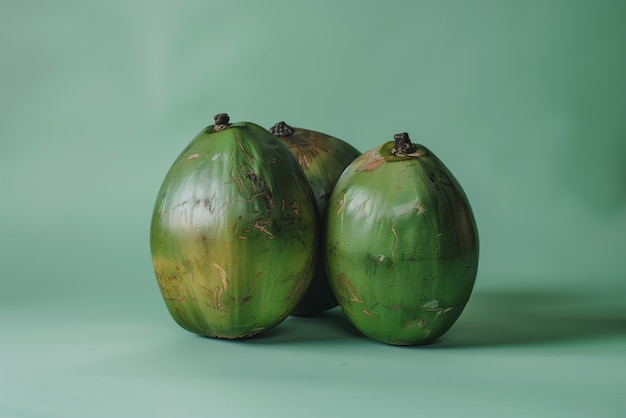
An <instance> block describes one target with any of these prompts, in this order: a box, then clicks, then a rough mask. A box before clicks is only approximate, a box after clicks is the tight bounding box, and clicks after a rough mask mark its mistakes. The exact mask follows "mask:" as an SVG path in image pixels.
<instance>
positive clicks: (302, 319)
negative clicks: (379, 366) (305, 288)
mask: <svg viewBox="0 0 626 418" xmlns="http://www.w3.org/2000/svg"><path fill="white" fill-rule="evenodd" d="M361 338H363V339H364V338H366V337H365V336H363V335H362V334H361V333H360V332H359V331H358V330H357V329H356V328H354V326H353V325H352V324H351V323H350V321H349V320H348V318H346V316H345V315H344V313H343V312H342V311H341V309H340V308H339V307H335V308H333V309H330V310H328V311H325V312H322V313H319V314H317V315H310V316H294V315H291V316H289V317H288V318H287V319H286V320H285V321H283V322H282V323H280V324H278V325H277V326H276V327H274V328H272V329H270V330H267V331H265V332H262V333H261V334H258V335H256V336H254V337H251V338H249V339H246V340H239V341H242V342H245V343H249V344H257V343H258V344H286V343H316V342H317V343H321V342H332V341H342V340H343V341H345V340H346V339H348V340H354V339H361Z"/></svg>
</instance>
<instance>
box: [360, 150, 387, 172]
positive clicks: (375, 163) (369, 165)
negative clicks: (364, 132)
mask: <svg viewBox="0 0 626 418" xmlns="http://www.w3.org/2000/svg"><path fill="white" fill-rule="evenodd" d="M363 158H364V159H365V161H364V162H363V164H361V166H360V167H359V168H358V171H359V172H361V171H374V170H376V169H377V168H378V167H380V166H381V165H383V163H384V162H385V159H384V158H383V157H382V156H381V155H380V154H378V153H376V152H375V150H369V151H367V152H366V153H365V154H363Z"/></svg>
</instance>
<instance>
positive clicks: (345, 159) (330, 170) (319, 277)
mask: <svg viewBox="0 0 626 418" xmlns="http://www.w3.org/2000/svg"><path fill="white" fill-rule="evenodd" d="M270 132H271V133H272V134H274V135H276V136H277V137H278V138H279V139H280V140H281V141H283V142H284V143H285V144H286V145H287V146H288V147H289V149H290V150H291V152H292V153H293V154H294V155H295V157H296V158H297V160H298V162H299V163H300V166H301V167H302V169H303V171H304V174H305V175H306V178H307V180H308V181H309V184H310V185H311V188H312V190H313V193H314V195H315V200H316V202H317V208H318V212H319V214H320V217H322V218H323V216H324V212H325V211H326V207H327V206H328V198H329V197H330V193H331V192H332V190H333V188H334V187H335V184H336V183H337V180H338V179H339V176H340V175H341V173H342V172H343V170H344V169H345V168H346V167H347V166H348V165H349V164H350V163H351V162H352V161H353V160H354V159H355V158H356V157H358V156H359V155H361V153H360V152H359V151H358V150H357V149H356V148H354V147H353V146H352V145H350V144H349V143H347V142H345V141H343V140H341V139H339V138H336V137H334V136H330V135H327V134H324V133H321V132H317V131H313V130H309V129H303V128H297V127H292V126H289V125H288V124H286V123H285V122H279V123H277V124H275V125H274V126H272V127H271V128H270ZM321 243H322V241H321V240H320V246H321ZM335 306H337V299H335V296H334V295H333V292H332V290H331V288H330V285H329V283H328V277H327V275H326V270H325V267H324V260H323V251H321V249H320V251H319V257H318V258H317V260H316V262H315V267H314V274H313V279H312V280H311V284H310V285H309V288H308V289H307V291H306V293H305V294H304V297H303V298H302V300H301V301H300V303H298V306H296V309H295V310H294V311H293V314H294V315H298V316H309V315H315V314H319V313H321V312H324V311H327V310H329V309H331V308H334V307H335Z"/></svg>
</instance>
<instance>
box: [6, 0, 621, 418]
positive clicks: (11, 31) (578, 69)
mask: <svg viewBox="0 0 626 418" xmlns="http://www.w3.org/2000/svg"><path fill="white" fill-rule="evenodd" d="M625 22H626V3H625V2H624V1H575V0H571V1H566V0H562V1H561V0H542V1H535V0H530V1H516V2H515V1H486V0H477V1H412V2H408V1H405V2H403V1H386V2H356V1H354V2H349V1H344V2H340V1H329V0H317V1H315V2H312V1H311V2H303V1H266V2H253V1H241V0H234V1H233V0H230V1H228V2H215V1H176V2H174V1H159V0H154V1H120V0H109V1H107V2H95V1H71V0H58V1H55V2H44V1H13V0H8V1H7V0H5V1H3V2H2V3H1V5H0V35H1V36H0V56H1V57H2V65H1V66H0V75H1V77H0V89H1V90H0V91H1V92H2V94H1V95H0V115H1V118H2V119H1V122H2V123H0V138H1V141H2V151H1V153H0V193H1V198H0V265H1V267H2V269H1V270H0V274H1V276H0V284H1V291H0V332H1V334H0V416H2V417H66V418H67V417H112V416H117V417H144V416H145V417H169V416H179V417H190V416H216V415H227V416H234V417H239V416H242V417H246V416H273V417H282V416H285V417H287V416H289V417H292V416H298V417H306V416H311V417H320V416H338V417H346V416H350V417H356V416H361V417H369V416H372V417H374V416H375V417H380V416H392V415H396V416H421V415H435V414H436V415H437V416H452V415H453V414H454V415H460V416H483V417H485V416H486V417H489V416H493V417H501V416H507V417H517V416H519V417H525V416H569V417H576V416H581V417H582V416H597V417H623V416H624V414H625V413H626V412H625V411H626V401H625V400H624V399H623V395H624V387H625V385H626V358H625V353H626V302H625V301H624V296H626V284H625V279H626V263H625V260H624V259H625V258H626V257H625V256H626V186H625V180H626V164H624V156H625V155H626V76H625V74H626V24H625ZM219 112H228V113H229V114H230V115H231V118H232V120H233V121H244V120H246V121H252V122H256V123H258V124H260V125H262V126H266V127H269V126H271V125H273V124H274V123H276V122H278V121H281V120H285V121H287V122H288V123H289V124H291V125H294V126H298V127H304V128H309V129H315V130H318V131H322V132H325V133H328V134H332V135H335V136H337V137H339V138H342V139H344V140H346V141H348V142H350V143H351V144H353V145H354V146H356V147H357V148H359V149H360V150H362V151H365V150H367V149H369V148H371V147H373V146H375V145H378V144H380V143H382V142H384V141H387V140H390V139H391V137H392V135H393V134H394V133H397V132H402V131H407V132H409V134H410V135H411V137H412V139H413V140H414V142H419V143H422V144H424V145H426V146H427V147H429V148H430V149H431V150H432V151H433V152H435V153H436V154H437V155H438V156H439V157H440V158H441V159H442V160H443V161H444V162H445V163H446V165H447V166H448V168H450V170H451V171H452V172H453V173H454V174H455V175H456V177H457V178H458V179H459V181H460V183H461V184H462V185H463V187H464V189H465V191H466V193H467V194H468V196H469V198H470V201H471V204H472V206H473V208H474V212H475V216H476V220H477V223H478V227H479V231H480V238H481V259H480V265H479V272H478V278H477V282H476V286H475V290H474V294H473V296H472V298H471V300H470V303H469V304H468V306H467V308H466V310H465V312H464V313H463V315H462V316H461V318H460V319H459V321H458V322H457V323H456V324H455V326H454V327H453V328H452V329H451V330H450V331H449V333H448V334H446V335H445V336H444V337H443V338H442V339H441V340H439V341H438V342H437V343H436V344H434V345H432V346H428V347H412V348H399V347H392V346H387V345H384V344H381V343H377V342H375V341H372V340H368V339H365V338H363V337H361V336H359V335H358V334H357V333H356V332H355V331H354V330H353V329H352V328H351V327H350V326H349V324H348V323H347V322H346V320H345V318H344V317H343V314H342V313H341V311H339V310H334V311H331V312H329V313H327V314H326V315H322V316H321V317H319V318H309V319H303V318H289V319H288V320H287V321H286V322H284V323H283V324H281V325H280V326H279V327H278V328H276V329H275V330H274V331H272V332H270V333H268V334H267V335H265V336H263V337H261V338H257V339H254V340H249V341H240V342H227V341H220V340H212V339H206V338H200V337H197V336H195V335H192V334H190V333H188V332H186V331H184V330H182V328H179V327H178V326H177V325H176V324H175V323H174V321H173V320H172V319H171V318H170V316H169V314H168V313H167V311H166V309H165V305H164V303H163V301H162V299H161V296H160V293H159V291H158V287H157V285H156V279H155V278H154V274H153V271H152V266H151V261H150V252H149V246H148V229H149V222H150V215H151V211H152V205H153V203H154V199H155V197H156V193H157V191H158V188H159V186H160V184H161V181H162V179H163V177H164V175H165V173H166V171H167V169H168V168H169V165H170V164H171V163H172V162H173V160H174V158H175V157H176V155H178V153H179V152H180V151H181V150H182V149H183V147H184V146H185V145H187V143H188V142H189V141H190V140H191V139H192V138H193V137H194V136H195V135H196V133H198V132H199V131H200V130H201V129H203V128H204V127H205V126H207V125H209V124H211V123H212V117H213V115H214V114H216V113H219Z"/></svg>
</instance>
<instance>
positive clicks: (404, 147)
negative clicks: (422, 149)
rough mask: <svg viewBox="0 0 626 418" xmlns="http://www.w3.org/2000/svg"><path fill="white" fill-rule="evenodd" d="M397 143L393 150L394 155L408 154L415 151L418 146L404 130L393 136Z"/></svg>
mask: <svg viewBox="0 0 626 418" xmlns="http://www.w3.org/2000/svg"><path fill="white" fill-rule="evenodd" d="M393 140H394V142H395V145H394V147H393V149H392V150H391V154H392V155H406V154H411V153H412V152H415V150H416V149H417V147H416V146H415V144H413V143H412V142H411V140H410V139H409V134H408V133H406V132H402V133H400V134H395V135H394V136H393Z"/></svg>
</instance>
